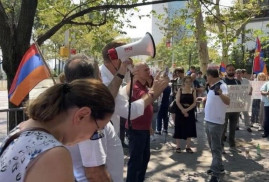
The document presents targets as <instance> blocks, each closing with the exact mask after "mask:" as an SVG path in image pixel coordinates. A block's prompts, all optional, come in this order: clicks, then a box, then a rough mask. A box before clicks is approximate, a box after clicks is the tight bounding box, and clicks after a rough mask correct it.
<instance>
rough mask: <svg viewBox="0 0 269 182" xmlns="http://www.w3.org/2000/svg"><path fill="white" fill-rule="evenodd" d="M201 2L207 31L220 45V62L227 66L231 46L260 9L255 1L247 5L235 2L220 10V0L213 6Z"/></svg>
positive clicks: (207, 2) (209, 3)
mask: <svg viewBox="0 0 269 182" xmlns="http://www.w3.org/2000/svg"><path fill="white" fill-rule="evenodd" d="M201 2H202V4H203V5H204V7H205V8H206V9H207V17H206V22H207V29H208V30H209V31H210V32H213V33H215V34H216V38H217V39H218V41H217V43H220V45H221V51H222V61H223V62H224V63H226V64H228V62H229V59H228V58H229V50H230V47H231V45H232V44H233V43H235V42H236V40H237V39H238V36H239V35H240V34H241V33H243V32H244V31H245V25H246V24H247V23H248V22H249V21H250V20H251V19H252V18H253V17H254V16H255V15H257V14H259V13H260V10H261V7H260V5H259V3H258V1H257V0H249V1H248V2H247V3H242V2H241V1H235V2H234V5H233V6H232V7H222V8H221V5H220V0H216V2H215V3H213V4H212V3H211V2H209V1H207V0H202V1H201ZM210 5H211V6H210Z"/></svg>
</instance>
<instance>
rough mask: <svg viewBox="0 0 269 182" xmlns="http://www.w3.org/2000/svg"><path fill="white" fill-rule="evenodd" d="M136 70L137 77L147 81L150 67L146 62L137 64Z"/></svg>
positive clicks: (141, 80)
mask: <svg viewBox="0 0 269 182" xmlns="http://www.w3.org/2000/svg"><path fill="white" fill-rule="evenodd" d="M134 70H136V78H137V79H138V80H139V81H140V82H143V81H146V80H148V79H149V78H150V69H149V66H148V65H147V64H146V63H144V62H141V63H137V64H135V66H134Z"/></svg>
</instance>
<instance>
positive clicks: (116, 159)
mask: <svg viewBox="0 0 269 182" xmlns="http://www.w3.org/2000/svg"><path fill="white" fill-rule="evenodd" d="M128 64H130V62H128V61H126V62H124V63H123V64H119V65H118V66H119V67H118V68H117V69H118V71H117V72H116V73H115V74H119V75H124V74H125V73H126V69H127V65H128ZM98 75H99V69H98V66H97V67H96V64H95V63H94V62H93V61H92V60H90V59H89V58H87V57H86V56H80V55H77V56H75V57H73V58H71V59H70V60H68V61H67V63H66V65H65V76H66V80H67V81H68V82H69V81H72V80H73V79H79V78H96V77H97V76H98ZM121 83H122V78H120V77H119V76H115V77H113V78H112V81H111V84H110V85H108V88H109V90H110V91H111V93H112V95H113V96H114V97H116V96H117V95H121V94H118V89H119V87H120V85H121ZM164 83H165V81H162V80H158V81H156V82H155V83H154V86H153V88H152V89H153V91H154V93H155V94H156V95H160V94H161V93H162V90H163V89H164V88H165V87H166V85H165V84H164ZM115 103H116V104H117V106H116V107H117V108H115V113H117V112H119V111H120V112H121V113H122V117H125V118H126V117H127V113H128V102H127V100H126V96H124V95H121V97H118V99H115ZM150 103H152V98H151V96H145V97H143V98H142V99H140V100H137V101H135V102H133V103H132V108H131V113H132V114H131V118H136V117H138V116H140V115H142V114H143V113H144V107H146V106H147V105H148V104H150ZM112 123H113V120H112V122H111V123H108V124H107V126H106V127H105V128H104V137H103V138H101V139H99V140H87V141H84V142H81V143H79V144H78V145H75V146H74V147H70V148H69V150H70V152H71V155H72V159H73V163H74V175H75V177H76V180H77V181H78V182H84V181H98V182H99V181H100V182H106V181H111V180H113V181H116V182H123V165H124V161H123V160H124V155H123V149H122V145H121V141H120V140H119V138H118V136H117V134H116V133H115V129H114V127H113V125H112Z"/></svg>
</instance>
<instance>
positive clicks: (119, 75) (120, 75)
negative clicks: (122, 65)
mask: <svg viewBox="0 0 269 182" xmlns="http://www.w3.org/2000/svg"><path fill="white" fill-rule="evenodd" d="M116 75H117V76H118V77H119V78H120V79H122V80H123V78H124V75H122V74H120V73H117V74H116Z"/></svg>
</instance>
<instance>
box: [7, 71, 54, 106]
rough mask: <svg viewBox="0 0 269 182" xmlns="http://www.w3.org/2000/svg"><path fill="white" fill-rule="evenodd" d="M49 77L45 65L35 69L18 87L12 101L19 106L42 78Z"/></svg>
mask: <svg viewBox="0 0 269 182" xmlns="http://www.w3.org/2000/svg"><path fill="white" fill-rule="evenodd" d="M48 77H49V72H48V70H47V68H46V67H45V66H39V67H37V68H36V69H35V70H33V71H32V72H31V73H30V74H29V75H28V76H27V77H26V78H25V79H24V80H23V81H22V82H21V83H20V85H19V86H18V87H17V88H16V90H15V91H14V93H13V95H12V97H11V98H10V102H12V103H13V104H15V105H16V106H18V105H19V104H20V103H21V102H22V100H23V99H24V98H25V97H26V95H27V94H28V93H29V92H30V91H31V90H32V89H33V88H34V87H35V86H36V85H37V84H38V83H39V82H40V81H42V80H44V79H46V78H48Z"/></svg>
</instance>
